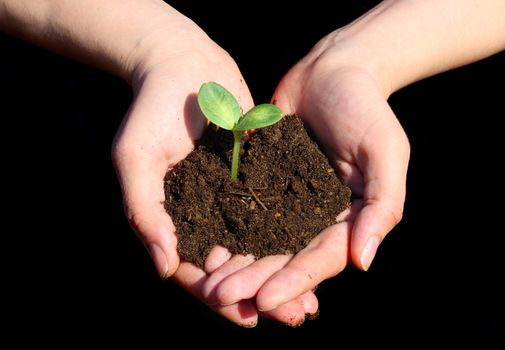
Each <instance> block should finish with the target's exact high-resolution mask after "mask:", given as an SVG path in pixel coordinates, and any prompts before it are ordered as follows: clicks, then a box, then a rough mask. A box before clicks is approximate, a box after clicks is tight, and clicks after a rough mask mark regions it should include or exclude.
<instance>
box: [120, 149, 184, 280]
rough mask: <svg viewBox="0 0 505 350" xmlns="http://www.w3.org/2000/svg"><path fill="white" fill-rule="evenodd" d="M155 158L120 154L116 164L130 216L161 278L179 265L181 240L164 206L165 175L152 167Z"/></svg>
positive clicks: (130, 220)
mask: <svg viewBox="0 0 505 350" xmlns="http://www.w3.org/2000/svg"><path fill="white" fill-rule="evenodd" d="M151 158H152V157H149V156H148V155H145V157H144V158H143V159H139V158H138V157H136V156H135V155H131V154H128V155H123V154H121V153H116V154H115V156H114V159H115V161H114V163H115V166H116V171H117V174H118V178H119V182H120V185H121V189H122V192H123V204H124V209H125V213H126V217H127V218H128V221H129V223H130V225H131V226H132V228H133V230H134V231H135V232H136V233H137V235H138V236H139V238H140V239H141V240H142V241H143V243H144V245H145V246H146V248H147V249H148V251H149V253H150V255H151V257H152V259H153V261H154V264H155V266H156V269H157V271H158V273H159V275H160V276H161V277H162V278H167V277H169V276H170V275H171V274H172V273H174V272H175V270H176V269H177V266H178V265H179V257H178V254H177V251H176V247H177V239H176V236H175V226H174V224H173V223H172V220H171V219H170V216H169V215H168V214H167V212H166V211H165V208H164V207H163V202H164V201H165V194H164V193H163V177H164V172H163V171H161V170H160V169H159V168H158V167H156V166H154V167H153V166H151V165H150V164H149V160H150V159H151ZM159 163H162V162H161V161H159ZM165 171H166V169H165Z"/></svg>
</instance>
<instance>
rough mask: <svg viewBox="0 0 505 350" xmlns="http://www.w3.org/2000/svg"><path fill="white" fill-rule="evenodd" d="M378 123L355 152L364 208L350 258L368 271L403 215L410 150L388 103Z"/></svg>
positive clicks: (356, 223) (360, 213) (357, 226)
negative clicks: (377, 252)
mask: <svg viewBox="0 0 505 350" xmlns="http://www.w3.org/2000/svg"><path fill="white" fill-rule="evenodd" d="M381 108H382V111H377V112H379V113H380V114H381V118H380V122H379V123H376V124H375V125H374V127H373V128H372V129H370V131H369V132H368V133H367V134H366V135H365V137H364V138H363V140H364V141H363V142H362V144H361V145H360V147H359V148H358V156H357V165H358V167H359V169H360V170H361V171H362V174H363V179H364V191H363V208H362V209H361V210H360V212H359V214H358V216H357V217H356V221H355V222H354V226H353V230H352V238H351V258H352V260H353V262H354V264H355V265H356V266H357V267H358V268H361V269H362V270H365V271H366V270H368V268H369V267H370V265H371V263H372V261H373V259H374V257H375V253H376V251H377V248H378V247H379V244H380V243H381V242H382V240H383V239H384V237H385V236H386V235H387V234H388V233H389V231H391V229H393V227H394V226H395V225H396V224H398V223H399V222H400V220H401V218H402V215H403V205H404V201H405V191H406V177H407V168H408V162H409V155H410V146H409V142H408V139H407V136H406V135H405V132H404V131H403V129H402V127H401V126H400V124H399V122H398V120H397V119H396V116H395V115H394V113H393V111H392V110H391V109H390V107H389V105H388V104H387V103H384V105H383V106H382V107H381Z"/></svg>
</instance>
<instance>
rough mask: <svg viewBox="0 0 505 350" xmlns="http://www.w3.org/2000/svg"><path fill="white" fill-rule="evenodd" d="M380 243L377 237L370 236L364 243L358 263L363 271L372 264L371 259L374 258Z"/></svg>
mask: <svg viewBox="0 0 505 350" xmlns="http://www.w3.org/2000/svg"><path fill="white" fill-rule="evenodd" d="M380 243H381V239H380V238H379V237H378V236H372V237H370V238H369V239H368V241H367V242H366V244H365V248H363V251H362V252H361V258H360V263H361V266H362V267H363V270H365V271H368V269H369V268H370V265H371V264H372V261H373V258H374V257H375V253H376V252H377V248H379V244H380Z"/></svg>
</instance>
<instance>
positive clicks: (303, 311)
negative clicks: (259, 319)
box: [262, 291, 318, 327]
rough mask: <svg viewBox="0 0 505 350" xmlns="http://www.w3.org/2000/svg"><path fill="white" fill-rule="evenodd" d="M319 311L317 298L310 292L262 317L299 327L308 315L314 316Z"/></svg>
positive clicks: (265, 313)
mask: <svg viewBox="0 0 505 350" xmlns="http://www.w3.org/2000/svg"><path fill="white" fill-rule="evenodd" d="M317 310H318V301H317V298H316V296H315V295H314V293H313V292H312V291H309V292H307V293H304V294H302V295H300V296H299V297H297V298H296V299H294V300H291V301H288V302H287V303H285V304H282V305H280V306H278V307H277V308H275V309H274V310H271V311H267V312H264V313H262V315H263V316H265V317H267V318H270V319H272V320H275V321H278V322H281V323H284V324H286V325H288V326H291V327H299V326H301V325H302V324H303V322H304V321H305V317H306V316H307V315H314V314H316V313H317Z"/></svg>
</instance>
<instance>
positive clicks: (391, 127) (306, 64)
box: [204, 35, 410, 310]
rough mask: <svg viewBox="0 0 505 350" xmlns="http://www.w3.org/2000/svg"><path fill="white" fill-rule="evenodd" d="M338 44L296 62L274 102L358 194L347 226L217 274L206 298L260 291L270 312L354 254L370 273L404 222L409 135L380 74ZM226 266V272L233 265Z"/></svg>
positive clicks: (328, 42) (326, 44) (259, 299)
mask: <svg viewBox="0 0 505 350" xmlns="http://www.w3.org/2000/svg"><path fill="white" fill-rule="evenodd" d="M333 43H334V41H333V40H332V38H331V35H330V36H329V37H327V38H325V39H323V40H322V41H321V42H320V43H319V44H318V45H317V46H316V47H315V48H314V49H313V50H312V51H311V53H309V55H308V56H307V57H305V58H304V59H303V60H302V61H300V62H299V63H298V64H297V65H296V66H294V67H293V68H292V69H291V70H290V71H289V72H288V74H287V75H286V76H285V77H284V78H283V80H282V81H281V82H280V84H279V86H278V88H277V90H276V92H275V94H274V97H273V101H274V102H275V103H276V104H277V105H278V106H279V107H280V108H281V109H282V110H283V112H284V113H286V114H292V113H296V114H298V115H300V116H301V117H302V118H303V119H304V122H305V123H306V124H307V125H308V126H309V127H310V128H311V129H312V130H313V131H314V132H315V134H316V136H317V138H318V141H319V142H320V144H321V145H322V146H323V148H324V149H325V151H326V154H327V155H328V157H329V159H330V161H331V162H332V163H333V165H334V166H335V168H336V169H337V170H338V172H339V173H340V175H341V176H342V178H343V179H344V180H345V181H346V182H347V183H348V184H349V186H350V187H351V188H352V190H353V193H354V195H355V196H356V197H357V198H356V199H355V200H354V203H353V205H352V207H351V208H350V210H348V211H346V212H345V213H342V215H341V219H342V222H341V223H339V224H336V225H333V226H331V227H328V228H327V229H325V230H324V231H323V232H321V234H319V235H318V236H317V237H316V238H314V239H313V240H312V241H311V243H310V244H309V245H308V246H307V247H306V248H305V249H303V250H302V251H301V252H299V253H298V254H296V255H295V256H291V257H288V256H275V257H267V258H264V259H261V260H258V261H256V262H254V263H252V264H250V265H248V266H247V267H246V268H242V269H240V270H239V271H238V272H235V273H230V274H228V275H226V276H221V277H220V280H219V281H217V282H213V279H214V276H212V277H211V279H210V282H213V283H209V284H210V285H209V286H206V288H204V290H206V291H207V293H206V297H207V298H208V300H212V301H216V302H218V303H220V304H228V303H230V302H232V301H233V302H237V301H239V300H242V299H246V298H250V297H252V296H254V295H256V305H257V307H258V309H259V310H271V309H273V308H275V307H276V306H278V305H280V304H282V303H285V302H287V301H289V300H292V299H294V298H296V297H298V296H299V295H302V294H303V293H306V292H307V291H310V290H312V289H313V288H315V287H316V286H317V285H318V284H319V283H320V282H321V281H323V280H325V279H327V278H329V277H332V276H334V275H336V274H338V273H339V272H341V271H342V270H343V269H344V268H345V266H346V265H347V263H348V261H349V260H351V259H352V261H353V262H354V264H355V265H356V266H357V267H358V268H360V269H363V270H367V269H368V268H369V267H370V264H371V262H372V259H373V258H374V256H375V253H376V250H377V248H378V246H379V244H380V243H381V241H382V240H383V239H384V237H385V236H386V234H387V233H388V232H389V231H390V230H391V229H392V228H393V227H394V226H395V225H396V224H397V223H398V222H399V221H400V219H401V216H402V211H403V204H404V199H405V185H406V173H407V166H408V160H409V153H410V152H409V143H408V140H407V137H406V135H405V133H404V131H403V129H402V127H401V126H400V124H399V122H398V121H397V119H396V117H395V115H394V113H393V112H392V110H391V108H390V107H389V105H388V104H387V102H386V100H387V96H386V93H385V92H384V89H383V86H385V85H386V84H384V85H383V84H382V81H380V79H379V78H378V77H380V75H379V74H374V72H373V71H372V70H369V69H368V67H366V66H365V65H364V66H363V67H362V66H359V65H357V64H356V62H359V60H348V56H346V55H343V54H342V53H341V52H340V51H338V50H336V49H335V48H334V46H333V45H334V44H333ZM348 62H349V63H348ZM228 264H230V263H227V264H224V265H223V266H222V267H221V269H222V270H227V269H229V270H233V269H231V268H229V267H228V266H227V265H228Z"/></svg>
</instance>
